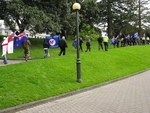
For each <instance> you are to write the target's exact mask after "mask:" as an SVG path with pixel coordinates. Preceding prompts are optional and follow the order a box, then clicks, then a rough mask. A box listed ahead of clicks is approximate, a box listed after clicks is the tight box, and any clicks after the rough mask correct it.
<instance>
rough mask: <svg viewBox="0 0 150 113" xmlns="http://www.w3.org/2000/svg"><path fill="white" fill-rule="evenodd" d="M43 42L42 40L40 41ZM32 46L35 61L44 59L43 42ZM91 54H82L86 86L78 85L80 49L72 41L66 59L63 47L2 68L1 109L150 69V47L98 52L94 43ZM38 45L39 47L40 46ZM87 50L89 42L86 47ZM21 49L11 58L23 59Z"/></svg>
mask: <svg viewBox="0 0 150 113" xmlns="http://www.w3.org/2000/svg"><path fill="white" fill-rule="evenodd" d="M39 42H40V41H39ZM39 42H37V44H35V45H34V44H33V45H32V47H31V57H32V58H43V54H44V52H43V48H42V45H40V43H39ZM91 43H92V51H91V52H87V53H85V52H80V53H81V54H80V58H81V74H82V80H83V82H82V83H77V82H76V50H75V49H74V48H73V47H71V44H72V41H68V46H69V47H68V48H67V53H66V55H65V56H60V57H59V56H58V53H59V48H55V49H50V53H51V57H50V58H47V59H38V60H31V61H28V62H22V63H19V64H11V65H6V66H1V67H0V73H1V74H0V78H1V79H0V109H4V108H8V107H12V106H17V105H20V104H24V103H28V102H32V101H36V100H39V99H44V98H48V97H52V96H55V95H59V94H63V93H66V92H71V91H74V90H78V89H81V88H85V87H89V86H92V85H96V84H100V83H104V82H106V81H110V80H114V79H116V78H120V77H123V76H127V75H129V74H133V73H136V72H139V71H141V70H145V69H148V68H150V58H149V56H150V46H149V45H145V46H128V47H122V48H113V47H112V45H111V46H110V47H109V51H107V52H105V51H101V50H100V51H98V49H97V42H96V41H92V42H91ZM37 45H38V46H37ZM83 48H84V50H85V43H84V44H83ZM22 56H23V50H22V48H19V49H17V50H15V51H14V54H10V55H8V59H11V58H22Z"/></svg>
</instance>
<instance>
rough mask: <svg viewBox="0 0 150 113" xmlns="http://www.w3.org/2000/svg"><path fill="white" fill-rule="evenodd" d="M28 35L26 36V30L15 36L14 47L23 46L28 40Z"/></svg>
mask: <svg viewBox="0 0 150 113" xmlns="http://www.w3.org/2000/svg"><path fill="white" fill-rule="evenodd" d="M27 39H28V37H27V36H26V34H25V32H22V33H21V34H19V35H18V36H17V37H15V38H14V48H15V49H17V48H19V47H21V46H22V43H23V42H26V41H27Z"/></svg>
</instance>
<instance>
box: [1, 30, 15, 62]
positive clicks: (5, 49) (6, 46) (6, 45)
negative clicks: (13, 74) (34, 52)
mask: <svg viewBox="0 0 150 113" xmlns="http://www.w3.org/2000/svg"><path fill="white" fill-rule="evenodd" d="M14 36H15V34H14V33H12V34H11V35H9V36H8V37H7V38H6V37H4V38H3V42H2V44H1V46H2V56H3V63H4V64H7V63H8V62H7V57H6V54H9V53H13V44H14V41H13V37H14Z"/></svg>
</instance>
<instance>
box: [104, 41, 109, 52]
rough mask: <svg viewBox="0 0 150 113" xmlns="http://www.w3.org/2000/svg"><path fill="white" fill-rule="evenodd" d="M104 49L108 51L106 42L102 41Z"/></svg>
mask: <svg viewBox="0 0 150 113" xmlns="http://www.w3.org/2000/svg"><path fill="white" fill-rule="evenodd" d="M104 48H105V51H108V42H104Z"/></svg>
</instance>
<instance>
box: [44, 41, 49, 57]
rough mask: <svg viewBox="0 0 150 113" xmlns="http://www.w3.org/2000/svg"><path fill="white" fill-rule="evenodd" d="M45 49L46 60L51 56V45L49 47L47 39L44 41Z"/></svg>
mask: <svg viewBox="0 0 150 113" xmlns="http://www.w3.org/2000/svg"><path fill="white" fill-rule="evenodd" d="M43 48H44V52H45V55H44V58H47V57H48V56H49V51H48V49H49V45H48V43H47V41H46V39H44V41H43Z"/></svg>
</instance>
